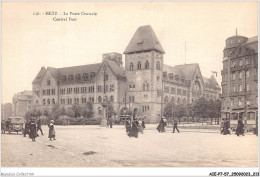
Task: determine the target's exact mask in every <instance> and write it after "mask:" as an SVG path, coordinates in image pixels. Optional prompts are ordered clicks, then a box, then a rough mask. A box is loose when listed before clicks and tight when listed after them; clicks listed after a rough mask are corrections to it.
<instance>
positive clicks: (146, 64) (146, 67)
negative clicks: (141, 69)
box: [145, 60, 149, 69]
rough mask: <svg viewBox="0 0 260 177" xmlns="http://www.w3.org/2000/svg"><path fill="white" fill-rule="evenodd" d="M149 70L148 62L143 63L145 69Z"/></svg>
mask: <svg viewBox="0 0 260 177" xmlns="http://www.w3.org/2000/svg"><path fill="white" fill-rule="evenodd" d="M148 68H149V62H148V61H147V60H146V62H145V69H148Z"/></svg>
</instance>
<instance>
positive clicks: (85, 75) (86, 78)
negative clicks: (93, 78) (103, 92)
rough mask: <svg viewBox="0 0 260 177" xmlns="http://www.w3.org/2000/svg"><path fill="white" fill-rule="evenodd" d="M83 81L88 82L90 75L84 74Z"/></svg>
mask: <svg viewBox="0 0 260 177" xmlns="http://www.w3.org/2000/svg"><path fill="white" fill-rule="evenodd" d="M83 80H84V81H87V80H88V74H87V73H84V74H83Z"/></svg>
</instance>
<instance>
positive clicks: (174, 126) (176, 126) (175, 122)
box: [172, 120, 180, 133]
mask: <svg viewBox="0 0 260 177" xmlns="http://www.w3.org/2000/svg"><path fill="white" fill-rule="evenodd" d="M175 129H176V130H177V131H178V133H180V131H179V129H178V123H177V121H176V120H174V123H173V132H172V133H174V131H175Z"/></svg>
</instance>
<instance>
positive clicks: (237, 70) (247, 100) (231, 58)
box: [221, 35, 258, 124]
mask: <svg viewBox="0 0 260 177" xmlns="http://www.w3.org/2000/svg"><path fill="white" fill-rule="evenodd" d="M223 53H224V57H223V70H222V71H221V74H222V82H221V86H222V94H221V98H222V117H227V118H228V119H230V120H231V121H232V120H235V121H237V120H238V118H242V119H243V120H244V121H245V123H246V124H255V121H256V118H257V117H258V116H257V115H258V103H257V99H258V38H257V36H256V37H252V38H247V37H244V36H238V35H236V36H232V37H229V38H227V40H226V47H225V48H224V51H223Z"/></svg>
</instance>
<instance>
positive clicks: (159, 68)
mask: <svg viewBox="0 0 260 177" xmlns="http://www.w3.org/2000/svg"><path fill="white" fill-rule="evenodd" d="M156 69H157V70H161V65H160V62H159V61H157V62H156Z"/></svg>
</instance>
